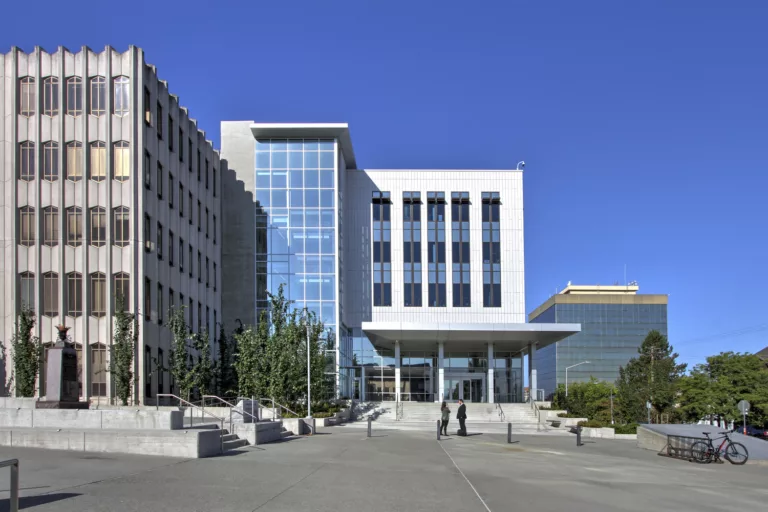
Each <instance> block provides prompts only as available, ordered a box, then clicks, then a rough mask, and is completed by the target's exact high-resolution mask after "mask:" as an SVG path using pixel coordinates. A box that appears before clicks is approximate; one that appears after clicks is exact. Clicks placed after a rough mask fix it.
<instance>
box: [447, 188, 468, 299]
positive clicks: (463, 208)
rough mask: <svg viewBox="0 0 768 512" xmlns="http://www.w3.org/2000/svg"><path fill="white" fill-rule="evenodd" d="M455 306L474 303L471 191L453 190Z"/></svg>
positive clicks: (452, 228)
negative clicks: (471, 276)
mask: <svg viewBox="0 0 768 512" xmlns="http://www.w3.org/2000/svg"><path fill="white" fill-rule="evenodd" d="M451 244H452V246H451V252H452V261H453V268H452V274H453V307H455V308H468V307H470V306H471V305H472V297H471V288H470V275H469V270H470V266H469V192H451Z"/></svg>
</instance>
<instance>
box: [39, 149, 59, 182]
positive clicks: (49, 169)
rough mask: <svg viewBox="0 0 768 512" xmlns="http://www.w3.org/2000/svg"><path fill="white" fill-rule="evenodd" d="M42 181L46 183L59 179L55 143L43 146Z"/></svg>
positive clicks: (57, 151)
mask: <svg viewBox="0 0 768 512" xmlns="http://www.w3.org/2000/svg"><path fill="white" fill-rule="evenodd" d="M43 179H44V180H46V181H58V179H59V144H58V143H57V142H46V143H45V144H43Z"/></svg>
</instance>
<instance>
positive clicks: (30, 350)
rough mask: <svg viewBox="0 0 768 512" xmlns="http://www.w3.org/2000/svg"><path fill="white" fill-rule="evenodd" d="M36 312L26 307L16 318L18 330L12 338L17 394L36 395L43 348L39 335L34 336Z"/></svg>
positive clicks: (21, 395)
mask: <svg viewBox="0 0 768 512" xmlns="http://www.w3.org/2000/svg"><path fill="white" fill-rule="evenodd" d="M34 327H35V312H34V311H32V310H31V309H28V308H24V309H22V310H21V313H19V316H18V317H17V318H16V332H15V333H14V334H13V338H12V339H11V346H12V352H13V371H14V376H15V379H16V396H19V397H33V396H35V383H36V381H37V373H38V371H39V370H40V361H41V359H42V355H43V349H42V346H41V345H40V340H39V339H38V337H37V336H32V329H33V328H34Z"/></svg>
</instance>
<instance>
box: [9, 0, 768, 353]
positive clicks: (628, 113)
mask: <svg viewBox="0 0 768 512" xmlns="http://www.w3.org/2000/svg"><path fill="white" fill-rule="evenodd" d="M46 4H47V5H46ZM374 4H375V6H374ZM627 4H629V2H616V1H615V0H612V1H604V2H590V1H583V2H573V1H563V2H554V1H553V2H530V1H525V2H522V1H509V0H507V1H498V2H484V1H479V2H467V1H463V2H454V1H441V2H435V1H414V0H410V1H407V2H403V1H399V0H390V1H387V2H365V1H360V0H352V1H347V0H345V1H336V0H334V1H328V2H317V1H311V2H310V1H303V2H302V1H291V2H265V1H257V2H245V1H242V2H231V1H220V2H200V1H197V0H194V1H185V2H166V1H153V2H121V3H120V4H119V5H120V6H119V7H118V6H117V5H118V4H115V6H114V7H113V5H112V3H111V2H103V1H99V2H95V1H89V2H77V1H75V2H70V3H68V4H67V6H66V8H65V7H63V6H62V4H61V3H60V2H53V1H50V0H46V1H38V2H35V3H34V4H25V3H23V2H11V3H9V4H8V5H6V6H5V7H4V10H3V19H2V21H0V48H2V51H7V50H8V48H9V47H10V46H12V45H16V46H20V47H21V48H23V49H24V50H26V51H31V50H32V49H33V47H34V46H35V45H40V46H42V47H44V48H45V49H47V50H49V51H55V50H56V47H57V46H58V45H64V46H67V47H68V48H69V49H70V50H77V49H78V48H79V47H80V46H81V45H88V46H90V47H91V48H92V49H94V50H99V51H100V50H101V49H103V47H104V46H105V45H107V44H110V45H112V46H114V47H116V48H117V49H119V50H124V49H126V48H127V46H128V45H129V44H134V45H138V46H141V47H143V48H144V49H145V51H146V57H147V60H148V61H149V62H150V63H153V64H155V65H157V67H158V69H159V73H160V76H161V77H163V78H164V79H166V80H168V82H169V84H170V87H171V90H172V91H173V92H174V93H176V94H178V95H179V96H180V98H181V101H182V103H183V104H184V105H186V106H187V107H189V108H190V111H191V112H192V114H193V116H194V117H196V118H197V119H198V120H199V123H200V126H201V127H202V129H204V130H206V131H207V133H208V136H209V138H210V139H211V140H213V141H214V143H215V145H216V146H217V147H218V146H219V121H220V120H222V119H226V120H233V119H249V120H250V119H255V120H258V121H275V122H276V121H307V122H310V121H333V122H341V121H344V122H348V123H350V126H351V130H352V138H353V142H354V144H355V150H356V154H357V161H358V164H359V165H360V166H362V167H367V168H399V167H405V168H408V167H413V168H424V167H425V168H436V167H443V168H446V167H447V168H454V167H468V168H493V169H496V168H513V167H514V165H515V163H516V162H517V161H518V160H523V159H524V160H525V161H526V162H527V164H528V165H527V167H526V175H525V201H526V204H525V206H526V270H527V274H526V278H527V282H526V297H527V310H528V311H530V310H532V309H533V308H535V307H536V306H537V305H539V304H540V303H541V302H542V301H544V300H545V299H546V298H547V297H548V296H549V295H550V294H551V293H553V292H554V291H555V289H556V288H562V287H564V286H565V284H566V283H567V282H568V281H569V280H571V281H573V282H574V283H588V284H591V283H600V284H612V283H614V282H615V281H623V279H624V265H625V264H626V265H627V269H628V270H627V277H628V278H629V279H630V280H637V281H639V284H640V287H641V291H642V292H646V293H668V294H669V295H670V297H669V300H670V306H669V329H670V339H671V341H672V343H673V344H674V345H675V347H676V349H678V350H679V352H680V353H681V356H682V359H683V360H684V361H686V362H689V363H693V362H696V361H701V360H702V358H703V357H705V356H706V355H708V354H712V353H716V352H719V351H720V350H736V351H756V350H759V349H761V348H763V347H764V346H766V345H768V279H766V276H765V270H766V267H767V266H768V200H766V194H767V191H768V151H767V150H768V60H767V58H766V56H768V31H766V26H768V3H767V2H764V1H751V2H750V1H740V2H730V3H727V2H721V1H717V2H714V1H703V0H697V1H675V2H669V1H645V2H635V3H634V5H627ZM31 5H33V7H32V8H33V10H34V11H35V12H37V13H48V14H47V15H34V16H30V12H29V10H30V6H31ZM755 326H763V329H762V330H757V329H753V330H752V332H750V333H746V334H744V333H743V332H742V333H736V335H719V334H720V333H728V332H731V333H735V332H736V331H739V330H741V329H743V328H749V327H755ZM714 335H717V336H714ZM701 338H705V339H703V340H701ZM697 340H699V341H697Z"/></svg>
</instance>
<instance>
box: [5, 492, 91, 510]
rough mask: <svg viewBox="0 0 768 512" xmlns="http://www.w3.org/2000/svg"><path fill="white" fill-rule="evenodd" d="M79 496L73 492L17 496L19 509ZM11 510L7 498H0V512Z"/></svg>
mask: <svg viewBox="0 0 768 512" xmlns="http://www.w3.org/2000/svg"><path fill="white" fill-rule="evenodd" d="M77 496H80V494H76V493H73V492H55V493H52V494H40V495H38V496H24V497H22V498H19V509H20V510H22V509H25V508H31V507H37V506H38V505H45V504H47V503H54V502H56V501H61V500H66V499H68V498H75V497H77ZM10 510H11V504H10V500H9V499H7V498H6V499H2V500H0V512H8V511H10Z"/></svg>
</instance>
